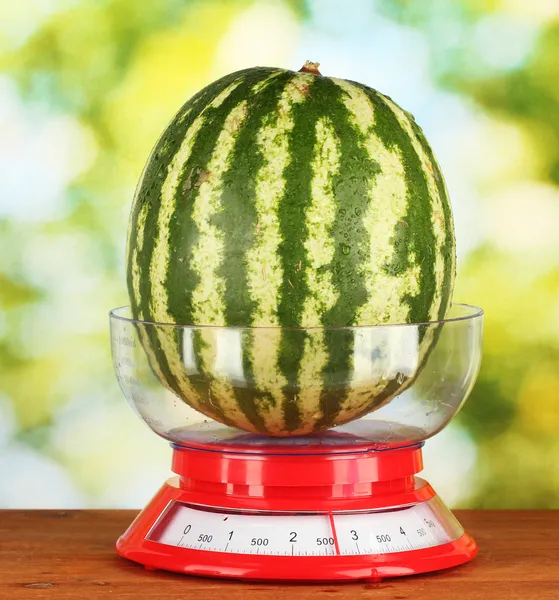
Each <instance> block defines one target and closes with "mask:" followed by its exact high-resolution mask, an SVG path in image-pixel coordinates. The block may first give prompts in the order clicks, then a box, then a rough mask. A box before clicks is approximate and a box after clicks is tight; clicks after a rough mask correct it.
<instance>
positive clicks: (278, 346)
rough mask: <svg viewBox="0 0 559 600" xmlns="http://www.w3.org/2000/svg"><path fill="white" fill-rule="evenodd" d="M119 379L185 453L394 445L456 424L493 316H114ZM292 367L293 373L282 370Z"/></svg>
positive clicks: (470, 310) (464, 310) (468, 312)
mask: <svg viewBox="0 0 559 600" xmlns="http://www.w3.org/2000/svg"><path fill="white" fill-rule="evenodd" d="M110 324H111V346H112V356H113V363H114V368H115V372H116V375H117V378H118V381H119V384H120V387H121V389H122V391H123V393H124V395H125V396H126V398H127V400H128V402H129V403H130V405H131V406H132V408H133V409H134V410H135V412H136V413H137V414H138V415H139V416H140V418H141V419H143V420H144V421H145V423H147V424H148V425H149V427H150V428H151V429H152V430H153V431H154V432H155V433H157V434H158V435H160V436H162V437H163V438H166V439H167V440H170V441H171V442H173V443H175V444H179V445H185V446H200V445H202V446H204V447H208V445H210V446H212V445H216V446H220V447H223V446H224V445H227V446H234V447H235V448H238V449H239V450H241V449H244V450H243V451H250V448H254V447H259V446H260V447H261V446H263V445H267V446H273V447H275V448H278V449H279V448H284V449H285V448H301V446H304V447H306V448H314V449H319V448H321V449H324V450H329V451H331V450H332V449H334V448H335V447H336V446H342V447H347V446H348V445H349V446H352V445H356V444H369V445H370V444H374V446H375V448H377V449H382V448H394V447H399V446H405V445H409V444H413V443H417V442H420V441H423V440H425V439H427V438H429V437H431V436H432V435H434V434H435V433H437V432H438V431H440V430H441V429H442V428H443V427H445V426H446V425H447V424H448V422H449V421H450V420H451V419H452V417H453V416H454V415H455V414H456V413H457V412H458V410H459V409H460V408H461V406H462V405H463V403H464V401H465V400H466V398H467V397H468V394H469V393H470V391H471V389H472V387H473V385H474V383H475V380H476V377H477V374H478V372H479V367H480V363H481V354H482V351H481V348H482V334H483V311H482V310H481V309H479V308H477V307H474V306H469V305H465V304H454V305H453V306H452V307H451V309H450V311H449V314H448V316H447V318H446V319H445V320H442V321H438V322H433V323H420V324H403V325H379V326H375V327H339V328H309V329H303V328H279V327H275V328H274V327H262V328H250V327H194V326H182V325H171V324H160V323H148V322H143V321H138V320H135V319H133V318H131V313H130V309H129V307H122V308H117V309H115V310H113V311H111V313H110ZM278 364H281V365H282V368H281V369H279V368H277V365H278Z"/></svg>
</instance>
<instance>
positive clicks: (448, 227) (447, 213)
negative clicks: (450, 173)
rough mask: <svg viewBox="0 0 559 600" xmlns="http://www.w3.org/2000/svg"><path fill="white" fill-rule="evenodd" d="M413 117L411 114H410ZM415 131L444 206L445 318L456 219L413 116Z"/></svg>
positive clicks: (442, 301)
mask: <svg viewBox="0 0 559 600" xmlns="http://www.w3.org/2000/svg"><path fill="white" fill-rule="evenodd" d="M410 117H411V116H410ZM410 121H411V124H412V127H413V131H414V133H415V135H416V137H417V139H418V141H419V143H420V144H421V148H422V149H423V152H425V154H426V155H427V156H428V158H429V161H430V162H431V165H432V167H433V173H434V178H435V181H436V183H437V189H438V192H439V196H440V197H441V201H442V202H441V203H442V207H443V214H444V231H445V236H446V237H445V241H444V245H443V251H442V252H443V257H444V277H443V284H442V300H441V307H440V309H439V314H438V318H439V319H444V318H445V312H446V310H448V307H449V306H450V298H451V296H452V291H453V285H452V279H453V276H454V263H455V260H456V255H455V245H454V221H453V218H452V211H451V207H450V200H449V198H448V191H447V189H446V185H445V182H444V177H443V174H442V172H441V170H440V167H439V165H438V163H437V160H436V158H435V155H434V154H433V150H432V149H431V146H429V144H428V142H427V139H426V138H425V134H424V133H423V130H422V129H421V127H420V126H419V125H418V124H417V123H416V122H415V119H413V117H411V118H410Z"/></svg>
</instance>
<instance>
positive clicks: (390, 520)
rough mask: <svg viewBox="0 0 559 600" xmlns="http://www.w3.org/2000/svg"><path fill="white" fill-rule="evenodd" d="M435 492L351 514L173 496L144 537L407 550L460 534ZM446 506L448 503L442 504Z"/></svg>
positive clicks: (296, 551) (323, 549) (209, 543)
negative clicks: (236, 510)
mask: <svg viewBox="0 0 559 600" xmlns="http://www.w3.org/2000/svg"><path fill="white" fill-rule="evenodd" d="M439 504H440V503H439V502H438V499H437V498H433V499H432V500H430V501H428V502H422V503H420V504H417V505H415V506H410V507H406V508H402V509H399V510H392V511H383V512H371V513H352V514H333V515H329V514H287V515H283V514H254V513H244V514H231V513H228V514H226V513H220V512H210V511H204V510H201V509H199V508H193V507H191V506H188V505H185V504H181V503H178V502H175V503H173V504H171V505H170V507H169V509H168V510H166V511H165V513H164V514H163V515H162V517H161V518H160V520H159V521H158V522H157V523H156V524H155V526H154V527H153V528H152V531H151V532H150V533H149V534H148V536H147V538H148V539H150V540H152V541H155V542H158V543H161V544H167V545H171V546H178V547H181V548H189V549H191V550H202V551H204V550H206V551H212V552H227V553H235V554H262V555H272V556H301V557H304V556H336V555H346V556H347V555H361V554H387V553H391V552H406V551H410V550H417V549H420V548H427V547H430V546H437V545H439V544H445V543H448V542H451V541H453V540H455V539H458V538H459V537H460V536H461V535H462V534H463V530H462V528H461V527H460V525H459V524H458V522H456V521H451V526H450V528H449V526H448V524H447V526H446V527H443V526H442V522H447V523H448V516H447V518H446V519H441V518H439V511H440V506H439ZM445 510H446V509H445Z"/></svg>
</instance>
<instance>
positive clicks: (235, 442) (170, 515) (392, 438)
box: [110, 305, 483, 582]
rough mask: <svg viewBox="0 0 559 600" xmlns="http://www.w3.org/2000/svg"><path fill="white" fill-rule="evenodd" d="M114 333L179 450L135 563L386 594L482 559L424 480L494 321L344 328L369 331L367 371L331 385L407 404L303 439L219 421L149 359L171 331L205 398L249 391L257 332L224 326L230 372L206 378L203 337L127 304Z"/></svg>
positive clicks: (359, 364) (143, 409)
mask: <svg viewBox="0 0 559 600" xmlns="http://www.w3.org/2000/svg"><path fill="white" fill-rule="evenodd" d="M110 321H111V338H112V351H113V360H114V366H115V371H116V374H117V377H118V380H119V383H120V386H121V388H122V390H123V392H124V394H125V396H126V398H127V399H128V401H129V403H130V404H131V406H132V407H133V408H134V410H135V411H136V413H137V414H138V415H139V416H140V417H141V418H142V419H143V420H144V421H145V422H146V423H147V424H148V425H149V426H150V427H151V429H153V430H154V431H155V432H156V433H157V434H159V435H160V436H162V437H164V438H166V439H167V440H169V441H170V442H171V446H172V449H173V459H172V470H173V472H174V473H175V476H174V477H172V478H171V479H169V480H168V481H166V482H165V483H164V484H163V486H162V487H161V489H160V490H159V491H158V492H157V493H156V495H155V496H154V498H153V499H152V500H151V501H150V503H149V504H148V505H147V506H146V507H145V508H144V509H143V510H142V512H141V513H140V514H139V515H138V517H137V518H136V519H135V520H134V522H133V523H132V524H131V525H130V527H129V528H128V530H127V531H126V532H125V533H124V534H123V535H122V536H121V538H120V539H119V540H118V542H117V551H118V553H119V554H121V555H122V556H124V557H126V558H128V559H131V560H133V561H136V562H138V563H141V564H143V565H145V567H146V568H149V569H164V570H169V571H176V572H179V573H185V574H189V575H198V576H209V577H228V578H234V579H240V580H283V581H289V580H291V581H309V582H311V581H342V580H369V581H378V580H379V579H382V578H385V577H394V576H400V575H411V574H417V573H424V572H428V571H435V570H439V569H444V568H448V567H454V566H456V565H459V564H461V563H464V562H467V561H469V560H471V559H472V558H473V557H474V556H475V555H476V552H477V546H476V543H475V541H474V540H473V539H472V537H471V536H470V535H469V534H468V533H466V532H465V531H464V529H463V528H462V526H461V525H460V523H459V522H458V521H457V520H456V519H455V517H454V516H453V515H452V513H451V512H450V510H449V509H448V508H447V507H446V506H445V505H444V503H443V501H442V500H441V499H440V498H439V497H438V496H437V494H436V492H435V491H434V490H433V488H432V487H431V486H430V485H429V483H427V482H426V481H425V480H423V479H421V478H420V477H418V473H420V471H421V470H422V468H423V463H422V454H421V449H422V446H423V443H424V441H425V440H426V439H427V438H429V437H431V436H432V435H434V434H435V433H437V432H438V431H440V430H441V429H442V428H443V427H445V426H446V425H447V424H448V422H449V421H450V420H451V418H452V417H453V416H454V415H455V414H456V413H457V412H458V410H459V409H460V408H461V406H462V404H463V403H464V401H465V399H466V398H467V396H468V394H469V392H470V391H471V388H472V387H473V384H474V382H475V380H476V377H477V374H478V371H479V366H480V362H481V344H482V327H483V312H482V311H481V310H480V309H478V308H476V307H472V306H468V305H453V307H452V308H451V310H450V312H449V315H448V317H447V318H446V319H445V320H444V321H439V322H437V323H425V324H413V325H384V326H377V327H368V328H362V327H356V328H341V331H344V332H345V334H344V335H346V336H347V334H348V330H354V331H355V333H354V334H352V335H354V342H353V348H354V360H353V365H350V368H348V367H347V365H346V371H347V372H343V373H342V372H339V373H338V374H337V376H338V379H337V380H336V381H333V382H332V387H333V388H334V387H335V386H336V385H338V384H340V382H342V383H343V384H344V385H347V384H348V382H353V384H352V385H353V386H354V388H355V387H356V386H358V385H359V386H361V387H359V389H360V390H366V389H368V388H367V386H370V389H371V390H378V389H381V388H379V386H381V387H382V384H383V382H384V385H385V386H386V385H387V384H389V383H390V382H394V381H397V382H398V384H397V386H396V388H395V394H394V395H393V397H391V398H388V399H385V401H384V402H383V403H382V404H380V405H379V407H378V408H376V409H375V410H373V411H372V412H369V413H368V414H366V415H364V416H362V417H361V418H358V419H356V420H354V421H351V422H349V423H346V424H344V425H341V426H337V427H334V428H332V429H330V430H328V431H325V432H321V433H316V434H310V435H298V436H294V437H271V436H265V435H259V434H254V433H247V432H245V431H241V430H239V429H235V428H232V427H228V426H226V425H222V424H221V423H218V422H216V421H214V420H211V419H209V418H207V417H205V416H204V415H203V414H201V413H200V412H198V411H196V410H194V409H193V408H191V407H190V406H189V405H188V404H186V403H185V402H183V401H182V400H180V399H179V398H178V397H177V396H176V395H175V394H174V393H173V392H172V391H170V390H169V389H167V388H166V387H165V386H164V385H163V384H162V383H161V381H160V378H158V377H157V373H156V372H155V371H156V369H154V368H153V367H152V366H150V361H149V357H148V356H147V353H146V351H145V349H144V347H145V344H144V343H145V341H146V339H156V336H159V338H157V339H162V338H161V332H162V331H171V330H170V329H169V330H165V328H171V327H172V328H173V330H172V332H173V335H174V336H179V337H181V336H182V337H181V343H182V346H181V348H182V351H181V360H182V365H183V366H184V369H185V371H184V372H185V374H187V375H188V377H189V378H190V380H192V381H195V382H197V385H198V386H199V387H198V388H197V389H202V388H200V385H203V384H206V385H207V386H208V387H207V389H208V390H211V389H212V388H211V386H212V384H213V383H214V382H215V381H220V380H223V378H224V377H227V381H229V382H233V383H232V385H233V386H237V387H239V388H240V387H242V388H243V389H244V390H250V388H251V386H254V385H255V384H253V383H251V381H250V380H249V379H248V378H246V377H243V373H242V364H243V361H242V360H241V358H242V357H240V356H238V355H239V354H240V353H242V352H243V348H244V343H243V336H245V335H246V336H248V335H252V334H253V331H254V330H251V329H250V328H229V327H223V328H213V330H212V335H214V340H215V341H216V344H217V351H216V352H215V362H214V364H213V366H212V368H208V367H207V366H206V368H205V369H204V371H203V372H201V371H200V372H197V371H196V369H195V366H194V365H193V363H192V361H191V360H190V359H189V357H190V358H191V356H192V352H191V349H190V350H189V347H190V346H189V343H191V341H192V338H193V335H194V332H195V331H196V330H199V329H200V328H187V327H179V326H174V325H162V324H153V323H145V322H141V321H136V320H134V319H132V318H131V317H130V312H129V309H128V308H126V307H124V308H120V309H116V310H114V311H112V312H111V315H110ZM202 329H203V328H202ZM219 330H221V333H222V334H221V333H220V332H219ZM301 335H306V333H305V331H304V330H301ZM427 339H431V340H433V342H432V343H429V344H422V343H421V342H422V340H427ZM189 340H190V342H189ZM364 340H365V341H364ZM426 345H427V346H428V348H429V349H428V351H424V348H425V346H426ZM422 348H423V350H422ZM352 389H353V388H352ZM255 393H256V390H255ZM208 397H209V396H208Z"/></svg>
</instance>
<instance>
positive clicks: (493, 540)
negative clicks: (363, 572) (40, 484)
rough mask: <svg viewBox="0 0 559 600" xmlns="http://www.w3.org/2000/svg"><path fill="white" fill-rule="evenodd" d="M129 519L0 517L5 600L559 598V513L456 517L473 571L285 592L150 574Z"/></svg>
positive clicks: (84, 514)
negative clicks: (474, 547)
mask: <svg viewBox="0 0 559 600" xmlns="http://www.w3.org/2000/svg"><path fill="white" fill-rule="evenodd" d="M134 514H135V513H134V512H132V511H42V510H41V511H0V599H1V600H18V599H19V598H24V599H29V600H31V599H33V598H36V599H37V600H39V599H43V598H44V599H49V600H50V599H52V600H59V599H60V600H62V599H64V600H67V599H70V598H71V599H74V598H75V599H80V600H89V599H90V598H129V599H131V600H132V599H134V600H143V599H145V598H150V599H154V600H155V599H157V600H165V599H171V600H179V599H183V598H184V599H186V598H188V599H189V600H223V599H227V600H278V593H282V592H283V593H285V594H286V596H285V597H288V598H289V600H291V599H305V600H310V599H311V598H312V599H313V600H314V599H316V600H320V599H322V598H324V599H326V598H328V599H332V598H336V599H340V600H342V599H344V600H346V599H347V600H350V599H351V600H361V599H364V598H367V599H370V598H374V599H375V600H377V599H388V598H390V599H391V600H406V599H410V600H419V599H421V598H437V600H445V599H447V598H449V599H450V600H473V599H476V600H477V599H481V598H484V599H485V598H487V599H488V600H500V599H505V598H506V599H507V600H515V599H517V598H518V599H521V600H531V599H532V598H534V599H538V600H551V599H553V600H559V511H547V512H546V511H456V515H457V517H458V518H459V520H460V521H461V522H462V524H463V525H464V526H465V528H466V529H467V530H468V531H469V532H470V533H471V534H472V535H473V536H474V537H475V538H476V540H477V542H478V544H479V547H480V552H479V554H478V557H477V558H476V559H475V560H474V561H473V562H471V563H469V564H466V565H463V566H461V567H456V568H454V569H449V570H447V571H444V572H439V573H431V574H428V575H418V576H413V577H405V578H397V579H388V580H384V581H382V582H380V583H363V582H361V583H344V584H320V585H281V584H268V583H240V582H234V581H227V580H218V579H201V578H194V577H187V576H182V575H176V574H173V573H165V572H161V571H147V570H145V569H144V568H143V567H141V566H140V565H137V564H135V563H132V562H129V561H127V560H125V559H123V558H120V557H119V556H118V555H117V554H116V553H115V550H114V542H115V540H116V539H117V537H118V536H119V535H120V534H121V533H122V532H123V531H124V530H125V529H126V527H127V526H128V524H129V523H130V522H131V520H132V519H133V517H134Z"/></svg>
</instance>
